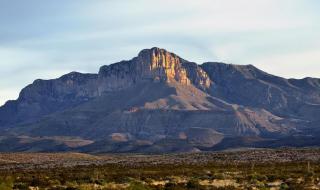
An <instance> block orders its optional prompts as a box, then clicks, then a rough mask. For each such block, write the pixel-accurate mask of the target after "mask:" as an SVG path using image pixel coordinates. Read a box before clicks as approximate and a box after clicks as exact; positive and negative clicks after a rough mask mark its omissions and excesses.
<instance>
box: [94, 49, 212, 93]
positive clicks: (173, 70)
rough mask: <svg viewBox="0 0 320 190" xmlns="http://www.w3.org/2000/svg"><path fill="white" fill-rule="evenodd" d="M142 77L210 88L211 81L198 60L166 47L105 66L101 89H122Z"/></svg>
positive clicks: (146, 50) (149, 79)
mask: <svg viewBox="0 0 320 190" xmlns="http://www.w3.org/2000/svg"><path fill="white" fill-rule="evenodd" d="M141 81H152V82H167V83H170V82H173V81H176V82H178V83H179V84H182V85H191V84H193V85H195V86H198V87H202V88H209V87H210V85H211V81H210V79H209V77H208V76H207V74H206V73H205V72H204V71H203V70H202V69H201V68H200V67H199V66H197V65H196V64H194V63H190V62H187V61H185V60H183V59H181V58H180V57H178V56H177V55H175V54H173V53H170V52H167V51H166V50H164V49H159V48H152V49H145V50H142V51H141V52H140V53H139V55H138V56H137V57H135V58H133V59H132V60H130V61H122V62H120V63H116V64H112V65H109V66H103V67H101V68H100V71H99V93H100V94H101V93H104V92H110V91H114V90H120V89H124V88H127V87H129V86H131V85H134V84H136V83H138V82H141Z"/></svg>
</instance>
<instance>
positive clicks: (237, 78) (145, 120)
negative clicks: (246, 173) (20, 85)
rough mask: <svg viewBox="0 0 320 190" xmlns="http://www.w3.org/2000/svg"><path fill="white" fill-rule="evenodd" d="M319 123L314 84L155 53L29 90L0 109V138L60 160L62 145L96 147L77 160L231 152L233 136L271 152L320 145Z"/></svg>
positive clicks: (317, 83)
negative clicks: (294, 142) (303, 141)
mask: <svg viewBox="0 0 320 190" xmlns="http://www.w3.org/2000/svg"><path fill="white" fill-rule="evenodd" d="M319 114H320V79H316V78H305V79H300V80H299V79H285V78H281V77H277V76H274V75H271V74H268V73H266V72H264V71H262V70H260V69H258V68H256V67H254V66H253V65H233V64H224V63H220V62H205V63H203V64H201V65H198V64H196V63H194V62H189V61H187V60H184V59H182V58H180V57H179V56H178V55H176V54H174V53H170V52H168V51H166V50H164V49H160V48H156V47H155V48H151V49H144V50H142V51H141V52H140V53H139V54H138V56H137V57H134V58H133V59H131V60H125V61H120V62H118V63H114V64H111V65H105V66H102V67H100V69H99V72H98V73H97V74H83V73H78V72H71V73H68V74H66V75H63V76H61V77H59V78H57V79H52V80H39V79H38V80H35V81H34V82H33V83H32V84H30V85H28V86H27V87H25V88H24V89H23V90H22V91H21V92H20V95H19V98H18V99H17V100H16V101H9V102H7V103H6V104H5V105H4V106H2V107H0V129H1V130H4V131H5V134H8V135H4V136H3V137H2V138H3V139H5V140H6V139H8V138H9V139H10V137H12V136H13V137H14V138H18V139H19V138H20V137H21V136H23V137H25V136H27V137H29V138H30V139H32V140H30V141H34V139H37V140H39V141H40V142H42V140H46V141H45V142H48V139H52V138H53V137H55V138H53V141H54V142H55V141H58V142H55V143H53V144H54V145H57V148H58V149H59V150H61V149H63V148H61V147H67V146H66V144H65V143H66V142H67V141H66V140H65V138H64V136H68V137H70V138H76V139H77V142H78V140H79V138H80V139H83V140H84V142H89V141H90V142H92V144H91V145H84V146H79V147H72V149H74V148H75V150H76V151H93V152H99V149H101V151H102V150H104V151H107V150H108V151H109V152H135V151H138V152H144V151H146V152H168V151H169V152H170V151H186V150H187V151H201V150H207V149H214V147H215V146H216V145H217V146H218V147H228V146H232V145H234V143H229V144H228V142H229V140H228V139H233V138H236V137H238V136H241V137H243V138H247V137H248V138H252V137H258V138H253V139H262V140H261V141H264V142H265V141H266V140H268V142H269V141H270V142H271V141H272V140H276V141H277V143H273V144H277V145H281V142H287V139H288V138H289V137H290V136H292V135H295V136H296V135H300V136H301V135H302V138H305V136H306V135H312V136H313V137H318V136H317V135H318V134H317V133H312V132H310V131H318V126H319V123H320V121H319V119H318V117H317V115H319ZM308 131H309V132H308ZM35 137H45V138H44V139H41V138H35ZM24 139H25V138H24ZM57 139H59V140H57ZM119 139H121V140H120V141H119ZM281 139H286V140H285V141H281ZM37 140H36V141H37ZM2 141H3V140H1V138H0V144H1V142H2ZM68 142H69V141H68ZM175 142H176V143H175ZM178 142H179V143H178ZM221 142H226V145H225V146H224V145H221ZM249 142H251V141H249ZM312 142H315V145H317V144H316V143H317V142H316V141H312ZM50 143H51V141H50ZM219 143H220V144H219ZM17 144H21V143H20V141H19V142H18V143H17ZM34 144H36V145H34V146H38V145H37V143H34ZM40 144H41V143H40ZM80 144H81V143H80ZM82 144H85V143H82ZM257 144H259V143H257V142H252V144H251V145H252V146H257ZM271 144H272V143H271ZM51 145H52V144H51ZM51 145H50V146H51ZM58 145H59V146H58ZM178 145H179V146H181V147H179V146H178ZM227 145H228V146H227ZM245 145H246V146H250V143H246V144H245ZM284 145H285V143H284ZM308 145H310V143H309V144H308ZM19 146H20V145H19ZM19 146H18V145H17V147H19ZM21 146H22V147H23V144H22V145H21ZM50 146H49V145H48V147H50ZM87 146H88V147H87ZM101 146H105V148H103V147H101ZM168 146H169V147H168ZM259 146H266V147H267V146H268V145H267V144H266V143H260V144H259ZM301 146H303V145H301ZM48 147H42V149H41V148H40V151H41V150H43V151H46V149H47V148H48ZM106 147H109V148H106ZM117 147H118V148H119V147H121V148H120V149H119V150H117ZM69 148H70V147H69ZM69 148H65V149H68V150H69ZM230 148H232V147H230ZM52 149H54V147H50V150H52ZM120 150H121V151H120ZM0 151H1V147H0ZM108 151H107V152H108Z"/></svg>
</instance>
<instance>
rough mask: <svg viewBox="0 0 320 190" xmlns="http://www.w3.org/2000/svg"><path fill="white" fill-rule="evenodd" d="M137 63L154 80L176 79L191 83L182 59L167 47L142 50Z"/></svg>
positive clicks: (168, 80) (183, 82)
mask: <svg viewBox="0 0 320 190" xmlns="http://www.w3.org/2000/svg"><path fill="white" fill-rule="evenodd" d="M137 64H138V67H139V68H141V69H142V70H141V72H142V73H143V74H145V76H147V77H150V78H152V79H154V80H164V81H167V82H170V81H173V80H176V81H178V82H180V83H182V84H190V81H189V80H188V78H187V76H186V70H185V69H184V68H183V67H182V59H181V58H180V57H178V56H177V55H175V54H174V53H170V52H168V51H167V50H165V49H160V48H157V47H154V48H151V49H144V50H142V51H141V52H140V53H139V54H138V57H137Z"/></svg>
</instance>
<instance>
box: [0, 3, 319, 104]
mask: <svg viewBox="0 0 320 190" xmlns="http://www.w3.org/2000/svg"><path fill="white" fill-rule="evenodd" d="M319 6H320V3H319V1H317V0H308V1H304V0H281V1H279V0H259V1H254V0H199V1H194V0H162V1H159V0H135V1H132V0H122V1H117V0H108V1H105V0H92V1H86V0H79V1H73V0H57V1H49V0H45V1H44V0H29V1H19V2H18V1H17V0H3V1H1V2H0V25H1V28H0V66H1V68H2V69H1V70H0V75H1V76H2V79H1V81H0V105H1V104H2V103H4V101H5V100H8V99H14V98H16V97H17V95H18V93H19V91H20V90H21V88H22V87H23V86H25V85H26V84H28V83H31V82H32V81H33V80H34V79H36V78H52V77H53V78H55V77H58V76H59V75H62V74H63V73H66V72H69V71H73V70H77V71H82V72H97V71H98V68H99V67H100V66H101V65H104V64H110V63H113V62H116V61H120V60H122V59H130V58H132V57H133V56H135V55H136V54H137V53H138V51H139V50H141V49H143V48H148V47H153V46H159V47H163V48H166V49H168V50H171V51H174V52H175V53H177V54H179V55H181V56H182V57H183V58H185V59H188V60H191V61H195V62H197V63H202V62H205V61H225V62H229V63H235V64H253V65H257V66H258V67H260V68H262V69H265V70H266V71H268V72H270V73H273V74H278V75H281V76H284V77H298V78H301V77H304V76H313V77H320V75H319V72H317V71H319V70H320V64H319V59H318V57H319V56H318V55H319V54H318V52H319V50H320V44H319V40H318V39H319V38H320V23H319V22H318V21H319V19H320V13H319V11H318V10H317V8H318V7H319ZM317 54H318V55H317Z"/></svg>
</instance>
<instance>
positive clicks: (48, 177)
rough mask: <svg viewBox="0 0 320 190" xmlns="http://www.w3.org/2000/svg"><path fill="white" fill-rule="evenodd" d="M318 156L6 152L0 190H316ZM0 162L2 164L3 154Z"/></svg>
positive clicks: (313, 152) (284, 151) (302, 153)
mask: <svg viewBox="0 0 320 190" xmlns="http://www.w3.org/2000/svg"><path fill="white" fill-rule="evenodd" d="M266 152H267V154H262V153H266ZM293 152H294V153H295V154H297V156H295V157H293V156H292V153H293ZM318 154H320V151H319V150H317V149H307V150H305V149H303V150H287V149H282V150H263V151H262V150H261V151H246V152H230V153H222V152H219V153H197V154H179V155H174V154H170V155H99V156H91V155H84V154H74V153H70V154H10V156H8V154H5V155H6V156H7V158H10V162H9V161H8V162H5V161H3V162H2V163H1V164H0V189H1V190H7V189H8V190H9V189H19V190H20V189H21V190H24V189H39V190H42V189H43V190H44V189H46V190H93V189H97V190H107V189H128V190H164V189H165V190H181V189H190V190H201V189H204V190H206V189H214V190H215V189H216V190H232V189H262V190H264V189H279V190H280V189H281V190H282V189H283V190H285V189H288V190H289V189H319V188H320V180H319V178H320V164H319V163H320V160H319V159H316V158H317V155H318ZM235 155H247V157H246V158H241V159H238V157H235ZM250 155H255V159H252V158H251V157H250ZM266 155H270V156H266ZM271 155H272V156H271ZM279 155H282V156H279ZM306 155H309V156H310V155H313V156H314V157H307V156H306ZM14 156H18V157H17V158H16V159H14ZM24 157H25V158H28V160H25V159H23V158H24ZM274 157H276V158H279V157H281V158H282V159H278V160H275V159H274ZM302 157H303V158H304V159H301V158H302ZM0 158H1V159H2V160H5V159H4V154H2V155H1V156H0ZM223 158H224V159H223ZM262 158H263V161H261V159H262ZM297 158H299V160H297ZM246 159H247V160H246ZM68 160H69V162H70V163H71V162H72V163H73V164H70V163H68ZM63 161H64V162H65V163H64V164H62V163H61V162H63ZM226 161H227V162H226Z"/></svg>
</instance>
